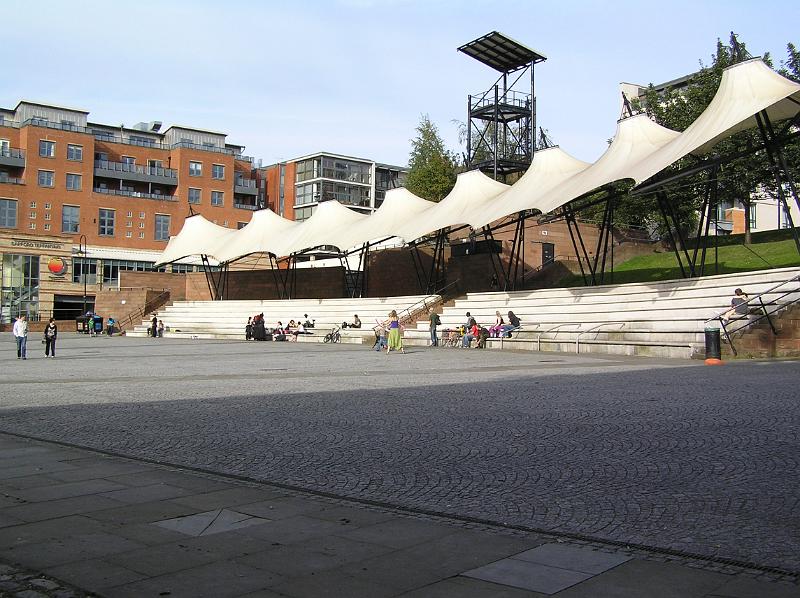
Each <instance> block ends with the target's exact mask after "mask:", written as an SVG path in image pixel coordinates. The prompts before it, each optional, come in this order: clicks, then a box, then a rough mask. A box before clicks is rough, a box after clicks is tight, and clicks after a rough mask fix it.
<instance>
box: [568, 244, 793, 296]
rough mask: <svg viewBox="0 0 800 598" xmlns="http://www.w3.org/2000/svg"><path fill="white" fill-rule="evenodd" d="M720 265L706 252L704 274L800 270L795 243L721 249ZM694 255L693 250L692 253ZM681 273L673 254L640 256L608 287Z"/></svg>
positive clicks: (608, 279)
mask: <svg viewBox="0 0 800 598" xmlns="http://www.w3.org/2000/svg"><path fill="white" fill-rule="evenodd" d="M717 251H718V260H717V262H718V263H717V265H716V266H715V264H714V248H713V247H710V248H709V249H707V250H706V260H705V263H706V268H705V274H706V275H708V276H711V275H714V274H729V273H733V272H746V271H750V270H766V269H769V268H786V267H788V266H800V254H798V252H797V246H796V245H795V244H794V241H793V240H785V241H774V242H770V243H756V244H753V245H750V247H749V248H748V247H746V246H744V245H731V246H727V247H719V248H718V249H717ZM690 255H691V250H690ZM682 277H683V275H682V274H681V269H680V267H679V266H678V262H677V259H676V257H675V254H674V253H673V252H669V253H653V254H650V255H641V256H638V257H635V258H633V259H630V260H628V261H627V262H624V263H622V264H618V265H617V266H616V267H615V268H614V274H613V278H612V276H611V273H610V272H606V276H605V281H604V282H605V283H606V284H609V283H613V284H621V283H625V282H653V281H658V280H671V279H675V278H682ZM561 284H563V286H580V285H583V278H581V277H580V276H574V277H570V278H569V279H568V280H564V281H563V283H561Z"/></svg>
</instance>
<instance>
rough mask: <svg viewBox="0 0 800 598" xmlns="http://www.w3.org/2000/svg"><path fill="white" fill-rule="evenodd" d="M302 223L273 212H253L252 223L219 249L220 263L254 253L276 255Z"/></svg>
mask: <svg viewBox="0 0 800 598" xmlns="http://www.w3.org/2000/svg"><path fill="white" fill-rule="evenodd" d="M300 225H301V223H300V222H295V221H293V220H287V219H286V218H282V217H281V216H278V215H277V214H276V213H275V212H273V211H272V210H258V211H257V212H253V217H252V218H251V219H250V222H248V223H247V225H246V226H245V227H244V228H242V229H241V230H239V231H237V232H236V234H235V235H234V236H233V237H232V238H231V239H229V240H228V241H229V242H228V243H227V244H226V245H225V246H224V247H222V248H220V249H219V251H218V256H219V259H220V261H223V262H229V261H232V260H235V259H238V258H240V257H244V256H246V255H250V254H253V253H276V252H278V251H280V244H281V243H282V242H284V241H285V240H286V239H287V238H289V237H291V236H292V233H293V231H294V230H295V229H296V228H297V227H299V226H300Z"/></svg>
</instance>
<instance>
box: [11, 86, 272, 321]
mask: <svg viewBox="0 0 800 598" xmlns="http://www.w3.org/2000/svg"><path fill="white" fill-rule="evenodd" d="M88 114H89V113H88V112H86V111H85V110H78V109H73V108H65V107H62V106H55V105H49V104H41V103H36V102H29V101H21V102H19V104H17V106H16V108H15V109H13V110H10V109H0V267H2V298H1V300H0V323H1V322H8V321H9V320H10V319H11V318H13V316H14V315H16V314H17V313H20V312H23V313H28V314H29V315H31V316H34V317H36V315H37V314H49V313H51V312H54V313H55V314H56V317H58V318H59V319H61V318H67V317H73V316H74V315H77V313H76V310H78V311H79V309H78V308H79V307H80V308H81V309H82V307H83V295H84V291H86V292H87V293H89V294H91V295H93V294H94V292H96V291H97V290H98V289H100V288H102V287H103V286H116V284H117V281H118V279H119V271H120V270H148V269H151V268H152V264H153V262H154V261H155V259H156V258H157V256H158V255H159V254H160V253H161V251H162V250H163V249H164V247H165V246H166V244H167V241H168V240H169V237H170V235H174V234H177V233H178V231H180V229H181V227H182V226H183V221H184V219H185V218H186V217H187V216H188V215H189V214H190V210H191V211H193V212H194V213H199V214H202V215H203V216H205V217H206V218H207V219H208V220H211V221H213V222H216V223H217V224H219V225H220V226H226V227H229V228H237V227H241V226H244V224H246V223H247V222H249V220H250V216H251V213H252V211H253V210H255V209H257V207H258V204H259V200H258V192H259V191H258V187H257V182H256V180H255V178H254V176H253V159H252V158H250V157H247V156H244V155H242V150H243V147H242V146H238V145H232V144H229V143H226V139H225V138H226V135H225V134H224V133H218V132H214V131H205V130H201V129H197V128H193V127H184V126H177V125H173V126H171V127H169V128H167V129H166V130H165V131H161V123H159V122H150V123H139V124H136V125H134V126H133V127H125V126H112V125H106V124H99V123H93V122H89V121H88ZM192 269H194V266H193V265H192V262H191V261H189V262H187V263H185V264H175V265H174V266H171V267H169V268H168V270H169V271H175V272H185V271H189V270H192ZM90 299H91V297H90ZM90 304H91V303H90Z"/></svg>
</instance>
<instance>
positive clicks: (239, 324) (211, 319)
mask: <svg viewBox="0 0 800 598" xmlns="http://www.w3.org/2000/svg"><path fill="white" fill-rule="evenodd" d="M440 302H441V297H440V296H439V295H407V296H402V297H378V298H356V299H351V298H342V299H287V300H247V301H176V302H175V303H173V304H172V305H170V306H168V307H166V308H164V309H162V310H159V312H158V315H157V317H158V319H159V320H163V322H164V325H165V327H166V331H165V333H164V336H166V337H183V338H202V339H242V340H243V339H244V337H245V332H244V329H245V325H246V324H247V318H249V317H252V316H254V315H256V314H260V313H263V314H264V319H265V321H266V327H267V328H268V329H271V328H274V327H276V326H277V324H278V322H281V323H282V324H283V325H284V326H286V324H288V322H289V321H290V320H294V321H295V322H297V321H298V320H301V321H305V319H306V318H305V315H306V314H308V318H309V319H310V320H314V328H313V329H310V330H309V332H311V334H308V335H300V336H298V341H302V342H322V341H323V340H324V337H325V335H326V334H327V333H328V332H330V331H331V330H333V329H336V328H338V327H341V324H342V322H348V323H351V322H353V319H354V316H355V315H358V317H359V319H360V320H361V322H362V327H361V328H360V329H354V328H346V329H341V330H340V338H341V342H347V343H366V342H369V343H370V344H372V343H373V342H374V340H375V333H374V332H373V328H374V327H375V326H376V323H377V322H383V321H385V320H386V319H387V318H388V314H389V312H390V311H391V310H393V309H394V310H396V311H397V313H398V315H399V316H400V318H401V321H402V320H407V321H410V320H413V318H414V317H415V316H417V315H418V314H426V313H428V310H429V309H431V308H432V307H433V306H435V305H437V304H439V303H440ZM149 318H150V319H152V314H151V315H150V316H149ZM150 319H144V320H143V321H142V322H141V324H138V325H137V326H136V327H134V329H133V330H129V331H128V332H127V335H128V336H138V337H146V336H148V328H149V326H150Z"/></svg>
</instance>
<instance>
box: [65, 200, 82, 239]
mask: <svg viewBox="0 0 800 598" xmlns="http://www.w3.org/2000/svg"><path fill="white" fill-rule="evenodd" d="M80 216H81V209H80V208H79V207H78V206H64V207H62V208H61V232H62V233H77V232H78V229H79V224H78V223H79V222H80Z"/></svg>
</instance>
